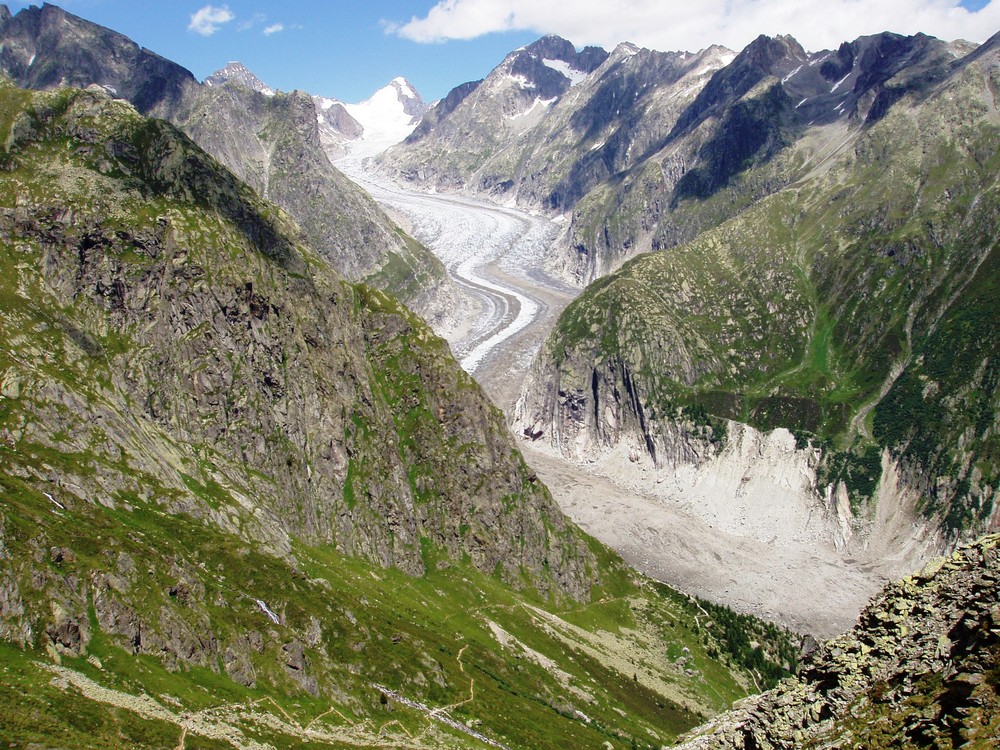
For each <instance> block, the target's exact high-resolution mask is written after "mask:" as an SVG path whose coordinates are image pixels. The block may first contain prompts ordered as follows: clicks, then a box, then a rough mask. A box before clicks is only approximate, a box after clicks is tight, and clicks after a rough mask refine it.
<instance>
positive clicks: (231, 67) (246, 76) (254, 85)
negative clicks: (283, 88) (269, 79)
mask: <svg viewBox="0 0 1000 750" xmlns="http://www.w3.org/2000/svg"><path fill="white" fill-rule="evenodd" d="M226 83H233V84H236V85H238V86H242V87H243V88H247V89H250V90H252V91H257V92H259V93H261V94H264V96H274V93H275V92H274V89H272V88H271V87H270V86H268V85H267V84H266V83H264V82H263V81H262V80H260V79H259V78H258V77H257V76H256V75H254V73H253V71H251V70H250V69H249V68H248V67H247V66H246V65H244V64H243V63H241V62H240V61H239V60H231V61H230V62H228V63H226V66H225V67H224V68H220V69H219V70H217V71H215V72H214V73H212V75H210V76H209V77H208V78H206V79H205V85H206V86H222V85H223V84H226Z"/></svg>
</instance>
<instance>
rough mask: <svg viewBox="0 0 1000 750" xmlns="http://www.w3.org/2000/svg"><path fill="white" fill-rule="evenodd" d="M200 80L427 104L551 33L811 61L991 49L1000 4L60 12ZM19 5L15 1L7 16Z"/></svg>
mask: <svg viewBox="0 0 1000 750" xmlns="http://www.w3.org/2000/svg"><path fill="white" fill-rule="evenodd" d="M55 4H57V5H61V7H63V8H65V9H66V10H68V11H69V12H71V13H75V14H77V15H79V16H82V17H84V18H87V19H88V20H91V21H94V22H96V23H99V24H102V25H104V26H108V27H110V28H112V29H115V30H116V31H119V32H121V33H123V34H125V35H127V36H129V37H131V38H132V39H134V40H135V41H136V42H138V43H139V44H141V45H143V46H144V47H148V48H149V49H151V50H153V51H154V52H157V53H159V54H161V55H163V56H165V57H168V58H170V59H172V60H174V61H175V62H177V63H180V64H181V65H183V66H185V67H186V68H188V69H189V70H191V72H193V73H194V74H195V75H196V76H197V77H198V78H199V79H202V78H204V77H205V76H207V75H209V74H210V73H212V72H213V71H215V70H216V69H218V68H220V67H222V66H223V65H225V63H226V62H227V61H229V60H240V61H242V62H243V63H244V64H246V65H247V67H249V68H250V69H251V70H253V71H254V72H255V73H256V74H257V75H258V76H259V77H260V78H261V79H263V80H264V81H265V82H266V83H268V84H269V85H271V86H274V87H276V88H279V89H282V90H290V89H294V88H298V89H303V90H305V91H309V92H310V93H313V94H323V95H325V96H334V97H337V98H339V99H343V100H345V101H349V102H354V101H361V100H362V99H365V98H367V97H368V96H369V95H370V94H371V93H372V92H373V91H375V90H376V89H377V88H379V87H381V86H383V85H385V84H386V83H387V82H388V81H389V80H391V79H392V78H393V77H395V76H397V75H402V76H405V77H406V78H408V79H409V80H410V81H411V82H412V83H413V85H414V86H415V87H416V88H417V90H418V91H420V92H421V94H422V95H423V96H424V98H425V99H427V100H428V101H430V100H433V99H436V98H439V97H441V96H444V94H446V93H447V92H448V91H449V90H450V89H451V88H452V87H453V86H455V85H457V84H459V83H462V82H464V81H468V80H473V79H476V78H481V77H483V76H484V75H486V74H487V73H488V72H489V71H490V70H491V69H492V68H493V67H494V66H495V65H496V64H497V63H498V62H500V60H502V59H503V57H504V55H505V54H506V53H507V52H509V51H511V50H512V49H514V48H516V47H519V46H521V45H523V44H527V43H529V42H530V41H532V40H534V39H536V38H538V37H539V36H541V35H542V34H545V33H556V34H560V35H561V36H564V37H566V38H568V39H570V40H571V41H573V42H574V43H576V44H577V45H578V46H583V45H584V44H594V43H596V44H600V45H602V46H605V47H606V48H610V47H612V46H614V44H615V43H616V42H618V41H632V42H636V43H638V44H640V45H642V46H647V47H652V48H655V49H664V50H680V49H686V50H691V51H694V50H697V49H701V48H703V47H705V46H708V45H709V44H712V43H721V44H726V45H728V46H730V47H732V48H734V49H740V48H741V47H742V46H744V45H745V44H746V43H748V42H749V41H750V40H752V39H753V38H754V37H756V36H757V35H758V34H760V33H767V34H781V33H790V34H792V35H793V36H795V37H796V38H797V39H798V40H799V41H800V42H802V44H803V45H804V46H805V47H806V48H807V49H811V50H816V49H823V48H828V47H834V46H836V45H837V44H839V42H840V41H843V40H845V39H854V38H856V37H857V36H860V35H861V34H867V33H875V32H877V31H882V30H891V31H897V32H900V33H914V32H916V31H924V32H926V33H929V34H933V35H935V36H939V37H942V38H946V39H952V38H959V37H960V38H967V39H972V40H974V41H983V40H984V39H986V38H987V37H988V36H990V35H992V34H993V33H995V32H996V31H998V30H1000V0H993V1H992V2H987V0H961V2H960V0H766V1H764V0H673V1H672V2H665V1H664V0H618V2H609V1H608V0H440V2H438V1H436V0H410V1H409V2H407V1H405V0H295V1H294V2H289V1H288V0H284V1H283V2H277V1H276V0H212V1H211V2H205V0H192V1H190V2H189V1H188V0H63V1H62V2H56V3H55ZM26 5H28V3H25V2H10V0H8V7H10V9H11V10H12V11H13V12H16V11H17V10H19V9H20V8H23V7H25V6H26Z"/></svg>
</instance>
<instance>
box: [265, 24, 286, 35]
mask: <svg viewBox="0 0 1000 750" xmlns="http://www.w3.org/2000/svg"><path fill="white" fill-rule="evenodd" d="M284 30H285V24H283V23H272V24H271V25H270V26H268V27H267V28H266V29H264V36H271V34H277V33H278V32H279V31H284Z"/></svg>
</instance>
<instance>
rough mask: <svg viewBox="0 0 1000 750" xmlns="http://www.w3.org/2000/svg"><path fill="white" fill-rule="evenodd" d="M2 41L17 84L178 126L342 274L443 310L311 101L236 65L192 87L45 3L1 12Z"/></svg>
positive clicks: (112, 35) (418, 254) (438, 283)
mask: <svg viewBox="0 0 1000 750" xmlns="http://www.w3.org/2000/svg"><path fill="white" fill-rule="evenodd" d="M5 10H6V8H5ZM0 44H2V46H3V52H2V53H0V68H2V70H3V71H4V72H5V73H6V74H7V75H8V76H10V77H11V79H12V80H13V81H14V82H15V83H16V84H17V85H19V86H23V87H26V88H36V89H50V88H54V87H58V86H66V85H72V86H78V87H80V88H85V87H86V86H88V85H92V84H95V85H99V86H102V87H104V88H105V89H106V90H107V91H109V92H110V93H112V94H113V95H114V96H117V97H121V98H124V99H127V100H128V101H130V102H131V103H132V104H133V105H135V106H136V108H137V109H138V110H139V111H140V112H141V113H143V114H146V115H151V116H156V117H161V118H164V119H166V120H169V121H170V122H172V123H174V124H175V125H177V126H179V127H180V128H181V129H182V130H184V131H185V132H186V133H187V134H188V135H189V136H191V137H192V138H193V139H194V140H195V141H196V142H197V143H198V144H199V145H200V146H201V147H202V148H204V149H205V150H206V151H208V152H209V153H210V154H212V155H213V156H214V157H216V158H217V159H219V161H221V162H222V163H223V164H225V165H226V166H227V167H229V169H231V170H232V171H233V172H234V173H235V174H237V175H238V176H239V177H240V178H241V179H243V180H245V181H246V182H247V183H248V184H250V185H251V187H253V188H254V189H255V190H257V191H258V192H259V193H260V194H261V195H262V196H263V197H264V198H265V199H267V200H269V201H272V202H274V203H276V204H277V205H279V206H280V207H282V208H284V209H285V210H287V211H288V212H289V214H290V215H291V216H292V217H293V218H294V219H295V220H296V221H297V222H298V223H299V225H300V226H301V227H302V228H303V229H304V231H305V233H306V238H307V241H308V242H309V244H310V245H312V247H314V248H315V249H316V250H317V252H319V253H320V254H321V255H323V256H324V257H326V258H327V259H328V260H329V261H330V262H331V263H332V264H333V265H334V267H335V268H337V270H338V271H339V272H340V273H341V274H343V275H344V276H345V277H346V278H348V279H350V280H354V281H361V280H365V281H368V282H370V283H373V284H376V285H378V286H381V287H383V288H386V289H388V290H390V291H392V292H393V293H395V294H397V295H398V296H400V297H401V298H402V299H404V300H405V301H406V302H408V303H410V304H411V305H412V306H413V307H415V308H416V309H418V310H420V311H422V312H428V313H430V314H431V315H433V314H435V313H437V312H439V311H440V310H441V309H447V307H448V306H449V302H448V300H449V297H450V295H451V294H453V292H452V291H451V290H450V288H449V285H448V283H447V278H446V274H445V271H444V268H443V267H442V266H441V264H440V263H438V262H436V260H435V259H434V257H433V255H431V253H430V252H429V251H428V250H427V249H426V248H424V247H423V246H421V245H420V244H419V243H418V242H416V241H414V240H413V239H412V238H410V237H408V236H407V235H406V234H405V233H404V232H403V231H402V230H401V229H399V227H397V226H396V225H395V224H393V223H392V222H391V221H390V220H389V219H388V217H386V216H385V215H384V214H383V213H382V211H381V210H380V209H379V208H378V206H377V205H376V204H375V203H374V202H373V201H372V200H371V199H370V198H369V197H368V196H367V195H366V194H365V193H364V192H363V191H362V190H360V189H359V188H357V187H356V186H355V185H354V184H353V183H352V182H351V181H350V180H348V179H347V178H345V177H344V176H343V175H342V174H340V172H338V171H337V170H336V169H335V168H334V167H333V166H332V165H331V164H330V162H329V159H328V158H327V157H326V155H325V153H324V150H323V145H322V140H321V136H320V132H319V126H318V124H317V120H316V114H315V111H314V107H313V103H312V100H311V98H310V97H309V96H308V95H306V94H303V93H301V92H291V93H275V92H274V91H271V90H270V89H269V88H268V87H266V86H265V85H264V84H262V83H261V82H260V81H259V79H257V77H256V76H254V75H253V74H252V73H251V72H250V71H248V70H246V68H245V67H243V66H240V67H239V68H237V67H236V66H235V65H234V66H232V68H231V69H230V70H229V74H226V70H227V69H223V70H222V71H219V72H218V73H217V74H216V77H214V78H212V80H210V81H208V82H206V84H204V85H203V84H199V83H198V82H197V81H196V80H195V78H194V76H193V75H192V74H191V73H190V72H189V71H187V70H186V69H184V68H182V67H181V66H179V65H177V64H176V63H173V62H170V61H168V60H165V59H163V58H160V57H158V56H156V55H155V54H153V53H151V52H149V51H148V50H142V49H140V48H139V47H138V45H136V44H135V43H134V42H132V41H131V40H130V39H128V38H127V37H125V36H123V35H121V34H118V33H116V32H114V31H111V30H109V29H105V28H103V27H101V26H98V25H96V24H93V23H90V22H89V21H86V20H84V19H82V18H78V17H77V16H74V15H72V14H70V13H67V12H65V11H64V10H62V9H60V8H58V7H56V6H54V5H49V4H45V5H43V6H42V7H40V8H36V7H30V8H25V9H23V10H21V11H20V12H18V13H17V14H16V15H11V14H10V12H9V10H7V11H6V13H5V14H4V16H3V18H2V19H0ZM265 89H267V90H265Z"/></svg>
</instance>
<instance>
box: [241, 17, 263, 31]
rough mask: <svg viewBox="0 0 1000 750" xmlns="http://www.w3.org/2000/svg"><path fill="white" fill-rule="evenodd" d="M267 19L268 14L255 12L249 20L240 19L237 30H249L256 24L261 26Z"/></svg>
mask: <svg viewBox="0 0 1000 750" xmlns="http://www.w3.org/2000/svg"><path fill="white" fill-rule="evenodd" d="M266 21H267V16H265V15H264V14H263V13H254V14H253V16H251V17H250V19H249V20H247V21H240V22H239V24H238V25H237V26H236V30H237V31H249V30H250V29H252V28H253V27H254V26H260V25H261V24H263V23H265V22H266Z"/></svg>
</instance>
